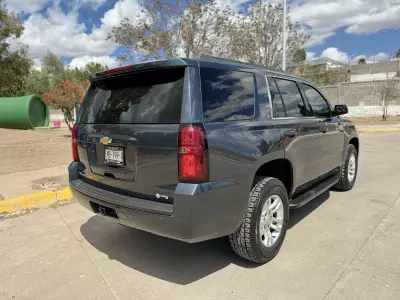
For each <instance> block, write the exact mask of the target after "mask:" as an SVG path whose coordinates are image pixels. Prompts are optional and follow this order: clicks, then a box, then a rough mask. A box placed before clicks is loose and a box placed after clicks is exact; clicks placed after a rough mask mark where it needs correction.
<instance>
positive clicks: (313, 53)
mask: <svg viewBox="0 0 400 300" xmlns="http://www.w3.org/2000/svg"><path fill="white" fill-rule="evenodd" d="M314 57H315V52H306V60H310V59H313V58H314Z"/></svg>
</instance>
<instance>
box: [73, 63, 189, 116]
mask: <svg viewBox="0 0 400 300" xmlns="http://www.w3.org/2000/svg"><path fill="white" fill-rule="evenodd" d="M184 72H185V69H184V68H179V69H163V70H156V71H147V72H141V73H133V74H127V75H123V76H117V77H113V78H108V79H104V80H100V81H96V82H94V83H92V86H91V88H90V90H89V95H88V99H87V102H86V101H85V102H84V104H83V105H84V108H83V109H84V111H83V114H82V118H81V120H80V122H81V123H96V124H132V123H136V124H152V123H157V124H160V123H161V124H175V123H180V118H181V106H182V94H183V81H184V79H183V78H184Z"/></svg>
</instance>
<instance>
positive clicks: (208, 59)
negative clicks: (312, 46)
mask: <svg viewBox="0 0 400 300" xmlns="http://www.w3.org/2000/svg"><path fill="white" fill-rule="evenodd" d="M179 66H200V67H209V68H222V69H229V70H243V71H251V72H257V73H261V74H266V73H267V74H269V75H275V76H279V77H285V78H288V79H293V80H297V81H302V82H308V83H310V82H309V81H307V80H305V79H303V78H300V77H296V76H292V75H290V74H288V73H286V72H284V71H283V70H281V69H275V68H268V67H264V66H260V65H254V64H250V63H245V62H241V61H236V60H231V59H224V58H218V57H214V56H210V55H201V56H200V57H199V58H196V59H192V58H168V59H162V60H155V61H145V62H141V63H137V64H133V65H128V66H124V67H120V68H115V69H111V70H107V71H104V72H100V73H97V74H96V75H95V76H94V77H92V78H91V81H94V80H96V79H98V78H99V77H102V78H104V77H108V76H115V75H118V74H121V73H125V72H129V71H141V70H148V69H158V68H165V67H179ZM310 84H312V83H310Z"/></svg>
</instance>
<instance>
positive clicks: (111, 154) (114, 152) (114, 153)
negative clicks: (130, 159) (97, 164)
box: [104, 147, 124, 165]
mask: <svg viewBox="0 0 400 300" xmlns="http://www.w3.org/2000/svg"><path fill="white" fill-rule="evenodd" d="M104 161H105V163H107V164H109V163H111V164H116V165H124V148H121V147H105V148H104Z"/></svg>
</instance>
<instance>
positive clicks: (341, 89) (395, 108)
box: [320, 80, 400, 116]
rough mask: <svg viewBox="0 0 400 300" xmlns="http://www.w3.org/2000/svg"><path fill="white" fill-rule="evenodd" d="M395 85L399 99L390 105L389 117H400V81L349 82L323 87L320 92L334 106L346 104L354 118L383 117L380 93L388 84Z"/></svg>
mask: <svg viewBox="0 0 400 300" xmlns="http://www.w3.org/2000/svg"><path fill="white" fill-rule="evenodd" d="M388 83H389V84H392V83H393V84H394V85H395V86H397V89H398V91H399V97H397V99H396V100H393V101H391V103H390V104H389V109H388V113H389V115H400V110H399V107H400V80H379V81H365V82H348V83H341V84H339V85H332V86H322V87H320V90H321V91H322V93H323V94H324V95H325V96H326V97H327V98H328V99H329V101H330V102H331V103H332V105H335V104H346V105H347V106H349V114H350V115H354V116H380V115H382V108H381V105H382V103H381V95H380V91H381V89H382V87H383V86H384V85H386V84H388Z"/></svg>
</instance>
